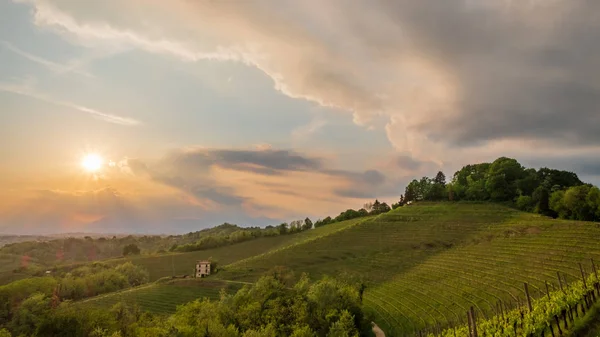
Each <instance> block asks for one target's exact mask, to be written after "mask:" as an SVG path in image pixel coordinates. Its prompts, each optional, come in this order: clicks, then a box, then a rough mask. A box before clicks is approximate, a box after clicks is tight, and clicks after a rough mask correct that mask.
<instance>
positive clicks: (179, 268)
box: [111, 217, 370, 281]
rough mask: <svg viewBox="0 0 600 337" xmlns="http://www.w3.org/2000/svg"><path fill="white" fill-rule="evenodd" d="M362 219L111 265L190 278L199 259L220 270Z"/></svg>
mask: <svg viewBox="0 0 600 337" xmlns="http://www.w3.org/2000/svg"><path fill="white" fill-rule="evenodd" d="M365 219H370V218H369V217H367V218H360V219H354V220H348V221H342V222H338V223H333V224H330V225H327V226H323V227H319V228H315V229H312V230H309V231H304V232H300V233H296V234H291V235H280V236H274V237H264V238H259V239H255V240H250V241H245V242H241V243H237V244H234V245H230V246H223V247H219V248H214V249H207V250H201V251H195V252H189V253H175V254H166V255H150V256H148V255H141V256H136V257H130V258H122V259H114V260H111V262H112V263H115V264H116V263H123V262H125V261H131V262H132V263H134V264H137V265H140V266H142V267H144V268H146V269H147V270H148V272H149V273H150V281H155V280H157V279H159V278H161V277H165V276H172V275H185V274H188V275H192V274H193V273H194V268H195V266H196V261H197V260H200V259H207V258H212V259H213V261H217V263H218V268H222V267H223V266H225V265H228V264H232V263H234V262H236V261H240V260H244V259H246V258H249V257H255V256H262V255H261V254H264V253H267V252H273V251H278V250H280V249H282V248H285V247H290V246H294V245H298V244H303V243H306V242H310V241H311V240H315V239H316V238H320V237H324V236H327V235H330V234H332V233H335V232H337V231H339V230H342V229H344V228H347V227H348V226H352V225H354V224H356V223H357V222H360V221H363V220H365Z"/></svg>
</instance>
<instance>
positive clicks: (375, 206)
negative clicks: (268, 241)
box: [170, 200, 401, 252]
mask: <svg viewBox="0 0 600 337" xmlns="http://www.w3.org/2000/svg"><path fill="white" fill-rule="evenodd" d="M392 206H393V207H394V208H395V207H399V206H401V205H400V203H398V204H394V205H392ZM391 209H392V208H391V207H390V206H389V205H388V204H387V203H385V202H380V201H379V200H375V201H374V202H369V203H366V204H365V205H364V206H363V208H361V209H359V210H354V209H347V210H345V211H343V212H341V213H340V214H339V215H338V216H336V217H334V218H332V217H331V216H327V217H325V218H324V219H318V220H317V221H315V222H314V223H313V222H312V220H311V219H310V218H308V217H307V218H305V219H304V220H302V219H300V220H294V221H291V222H289V223H288V222H282V223H281V224H279V225H277V226H272V225H269V226H266V227H265V228H260V227H247V228H242V227H238V226H237V225H231V224H224V225H221V226H228V228H230V227H229V226H234V227H235V231H233V232H222V231H221V232H216V233H215V232H214V231H213V234H208V235H204V236H202V237H200V239H199V240H197V241H195V242H191V243H187V244H184V245H179V244H173V246H171V248H170V251H177V252H191V251H198V250H205V249H212V248H217V247H222V246H227V245H232V244H236V243H240V242H244V241H248V240H253V239H257V238H261V237H272V236H278V235H288V234H295V233H300V232H303V231H307V230H310V229H313V228H318V227H322V226H326V225H329V224H332V223H336V222H341V221H346V220H351V219H356V218H360V217H365V216H369V215H377V214H381V213H386V212H389V211H390V210H391ZM221 226H218V227H221ZM218 227H215V228H218Z"/></svg>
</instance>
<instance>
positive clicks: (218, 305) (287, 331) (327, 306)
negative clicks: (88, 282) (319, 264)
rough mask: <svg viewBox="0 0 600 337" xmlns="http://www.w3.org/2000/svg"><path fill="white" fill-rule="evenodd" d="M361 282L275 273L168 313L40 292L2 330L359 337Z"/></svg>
mask: <svg viewBox="0 0 600 337" xmlns="http://www.w3.org/2000/svg"><path fill="white" fill-rule="evenodd" d="M363 289H364V288H362V287H360V286H358V285H356V284H352V283H349V282H341V281H339V280H335V279H331V278H324V279H321V280H320V281H316V282H314V283H311V282H310V281H309V279H308V276H307V275H305V274H304V275H302V277H300V279H299V280H298V281H297V282H293V277H290V275H289V274H287V275H286V274H285V273H280V272H274V273H271V274H270V275H267V276H264V277H262V278H261V279H260V280H259V281H258V282H256V283H255V284H253V285H246V286H245V287H243V288H242V289H240V290H239V291H238V292H237V293H235V294H225V293H222V294H221V298H220V300H218V301H210V300H209V299H198V300H196V301H193V302H191V303H188V304H185V305H182V306H180V307H178V309H177V312H176V313H175V314H173V315H172V316H170V317H163V316H154V315H151V314H149V313H142V312H141V311H140V310H139V309H138V308H136V307H128V306H126V305H125V304H122V303H118V304H116V305H115V306H114V307H113V308H112V309H111V310H97V309H92V308H88V307H85V306H81V305H78V304H77V303H72V302H71V301H69V300H64V299H63V298H62V297H60V296H57V295H56V294H48V293H47V292H46V293H45V292H43V291H42V292H35V293H33V294H31V295H30V296H28V297H26V298H24V299H22V300H20V301H19V302H16V303H15V302H13V303H12V305H11V310H12V311H11V314H10V316H6V315H4V316H3V317H1V318H0V337H5V336H11V334H12V336H26V337H30V336H82V337H83V336H94V337H105V336H106V337H108V336H111V337H128V336H132V337H133V336H140V337H142V336H143V337H146V336H156V337H158V336H165V337H166V336H190V337H191V336H223V337H225V336H228V337H229V336H230V337H237V336H243V337H271V336H272V337H275V336H295V337H311V336H314V337H316V336H327V337H351V336H359V334H360V333H361V332H364V331H367V330H368V329H369V327H370V325H369V324H368V321H367V320H366V319H365V317H364V315H363V313H362V310H361V302H362V291H363ZM2 303H7V302H2Z"/></svg>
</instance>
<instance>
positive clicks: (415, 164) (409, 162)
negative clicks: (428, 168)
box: [396, 155, 424, 171]
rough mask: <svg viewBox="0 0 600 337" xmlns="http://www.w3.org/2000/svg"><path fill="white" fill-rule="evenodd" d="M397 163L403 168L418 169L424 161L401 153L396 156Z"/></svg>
mask: <svg viewBox="0 0 600 337" xmlns="http://www.w3.org/2000/svg"><path fill="white" fill-rule="evenodd" d="M396 164H397V165H398V167H400V168H402V169H406V170H409V171H416V170H418V169H420V168H421V167H422V166H423V164H424V162H422V161H419V160H416V159H414V158H413V157H412V156H410V155H399V156H398V157H397V158H396Z"/></svg>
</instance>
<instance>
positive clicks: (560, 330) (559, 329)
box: [552, 315, 567, 336]
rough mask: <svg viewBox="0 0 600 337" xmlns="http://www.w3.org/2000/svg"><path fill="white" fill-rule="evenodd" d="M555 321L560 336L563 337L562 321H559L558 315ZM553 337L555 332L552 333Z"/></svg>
mask: <svg viewBox="0 0 600 337" xmlns="http://www.w3.org/2000/svg"><path fill="white" fill-rule="evenodd" d="M554 320H555V321H556V328H557V330H558V335H559V336H562V334H563V332H562V329H561V328H560V320H559V319H558V315H554ZM566 328H567V321H566V320H565V329H566ZM552 335H553V336H554V331H553V332H552Z"/></svg>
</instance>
